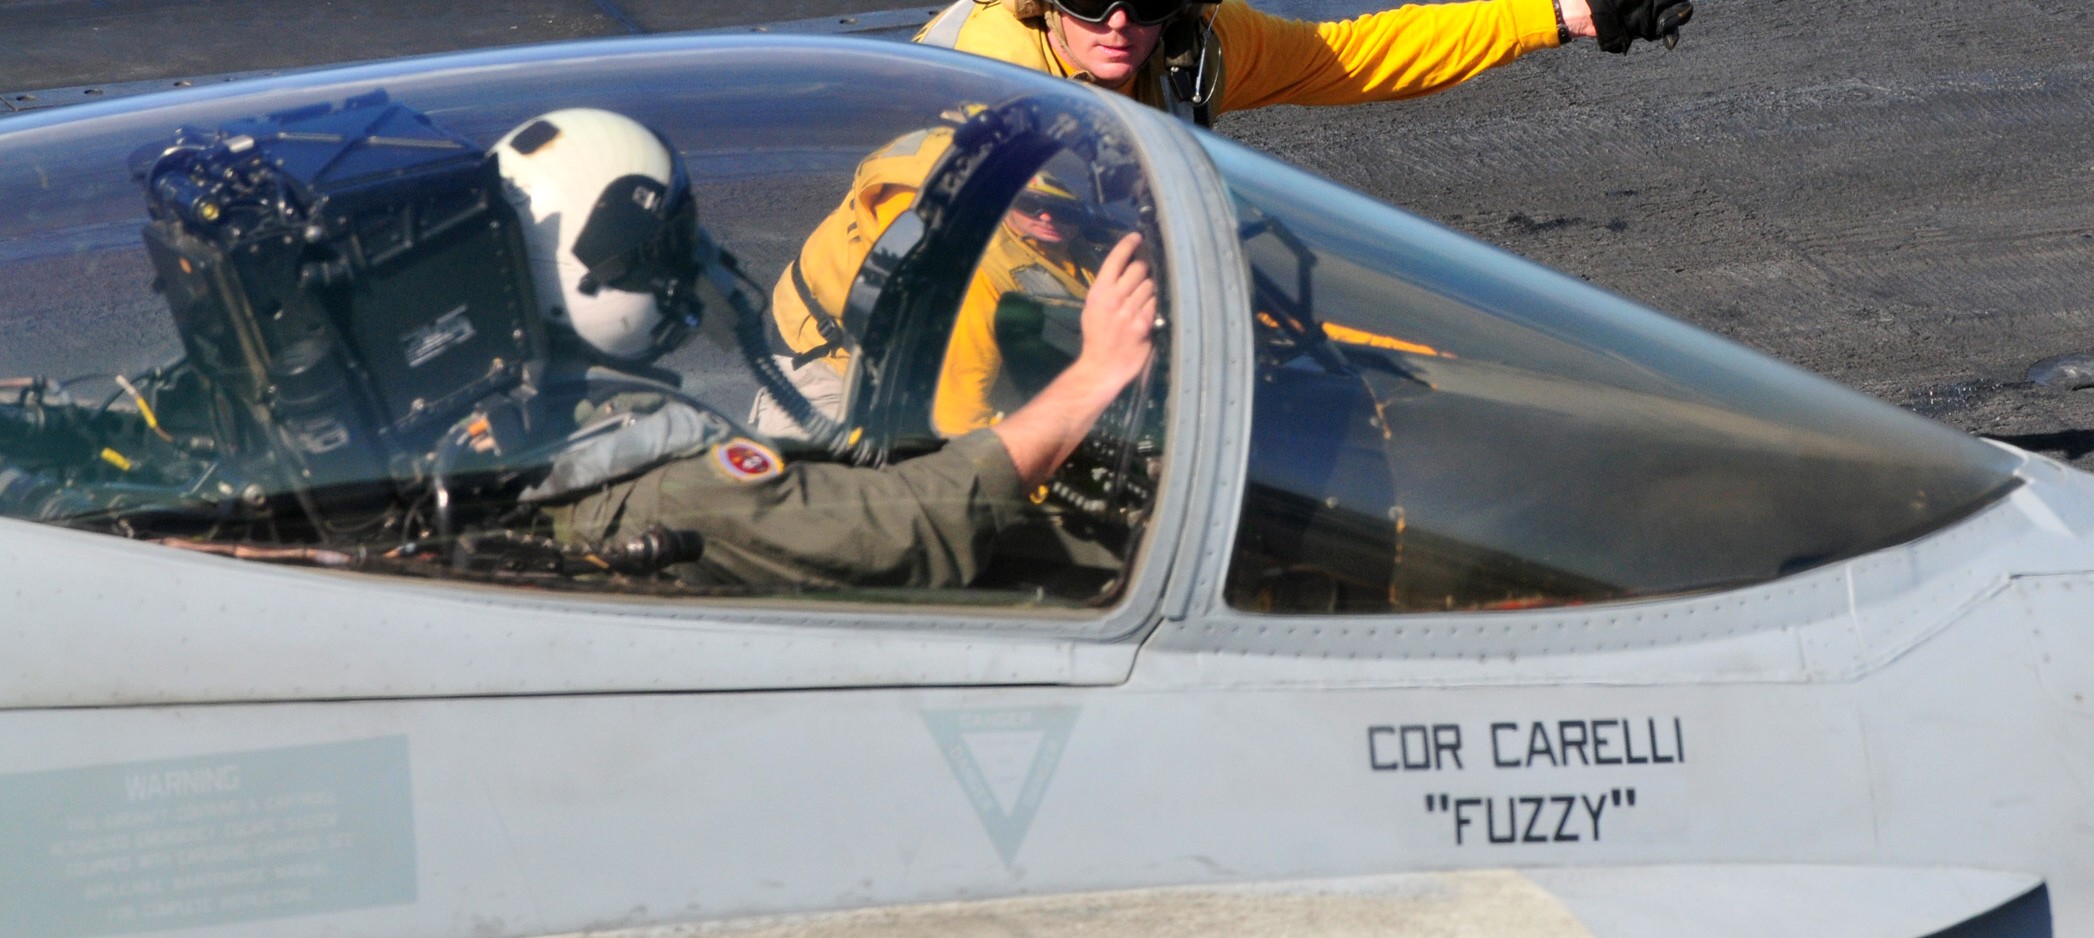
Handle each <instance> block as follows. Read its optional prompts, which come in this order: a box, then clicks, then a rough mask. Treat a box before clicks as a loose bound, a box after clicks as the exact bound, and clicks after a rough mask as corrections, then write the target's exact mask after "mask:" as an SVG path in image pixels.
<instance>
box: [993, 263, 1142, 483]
mask: <svg viewBox="0 0 2094 938" xmlns="http://www.w3.org/2000/svg"><path fill="white" fill-rule="evenodd" d="M1141 244H1142V239H1141V236H1140V235H1136V234H1130V235H1128V236H1127V237H1124V238H1121V239H1120V243H1119V244H1116V245H1114V246H1113V249H1112V252H1111V253H1109V254H1107V255H1105V262H1104V263H1102V264H1099V265H1098V272H1097V274H1096V276H1095V277H1094V278H1093V279H1092V281H1091V292H1090V294H1089V295H1088V296H1085V297H1084V300H1083V351H1082V352H1079V353H1077V355H1076V361H1074V362H1072V363H1070V365H1069V367H1067V368H1064V369H1062V373H1061V374H1059V375H1057V376H1055V379H1054V380H1053V381H1051V382H1048V384H1047V387H1046V388H1045V389H1043V390H1042V391H1040V393H1039V394H1038V395H1035V396H1034V397H1033V399H1032V400H1030V401H1027V402H1026V403H1025V406H1024V407H1020V408H1018V412H1017V413H1014V414H1012V415H1010V416H1009V417H1006V418H1004V420H1003V422H1002V423H999V424H997V425H995V426H993V427H990V428H989V431H990V432H991V433H994V434H996V435H997V436H998V437H1000V438H1002V440H1003V447H1004V451H1005V452H1007V453H1009V454H1010V457H1011V465H1012V466H1013V467H1014V468H1016V469H1017V470H1018V480H1019V482H1020V484H1021V485H1022V486H1023V487H1024V488H1026V489H1028V490H1029V489H1032V488H1034V487H1036V486H1038V485H1040V484H1041V483H1043V482H1045V481H1047V477H1048V476H1050V475H1053V474H1054V471H1055V470H1056V469H1059V468H1061V464H1062V463H1063V462H1064V461H1066V460H1067V459H1068V458H1069V454H1070V453H1073V452H1075V451H1076V447H1077V445H1078V444H1080V443H1082V442H1083V437H1084V434H1087V433H1089V432H1091V426H1092V425H1093V424H1095V423H1097V422H1098V416H1099V415H1100V414H1103V413H1104V412H1105V408H1106V407H1108V406H1110V405H1111V404H1112V401H1113V398H1116V397H1118V396H1120V391H1121V390H1122V389H1124V388H1125V387H1127V383H1128V382H1130V381H1133V380H1134V379H1135V377H1136V376H1137V375H1140V374H1141V373H1142V369H1143V368H1145V367H1147V366H1148V364H1149V352H1150V350H1151V347H1152V346H1151V342H1150V341H1149V334H1150V333H1152V332H1154V331H1155V330H1156V280H1155V278H1152V277H1150V276H1149V265H1148V264H1147V263H1145V262H1143V261H1141V260H1140V259H1138V258H1136V257H1135V256H1134V252H1135V250H1136V249H1138V248H1140V247H1141Z"/></svg>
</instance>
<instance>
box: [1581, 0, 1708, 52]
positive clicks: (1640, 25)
mask: <svg viewBox="0 0 2094 938" xmlns="http://www.w3.org/2000/svg"><path fill="white" fill-rule="evenodd" d="M1693 15H1694V4H1693V3H1690V2H1688V0H1592V25H1593V28H1595V29H1596V30H1598V31H1599V34H1600V49H1601V50H1602V51H1606V52H1627V51H1629V43H1631V42H1634V41H1636V40H1638V39H1642V40H1644V41H1646V42H1656V41H1658V40H1660V39H1664V40H1665V41H1666V45H1671V44H1672V43H1675V42H1678V41H1679V28H1680V27H1681V26H1685V25H1686V24H1687V19H1688V18H1689V17H1692V16H1693Z"/></svg>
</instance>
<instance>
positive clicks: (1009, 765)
mask: <svg viewBox="0 0 2094 938" xmlns="http://www.w3.org/2000/svg"><path fill="white" fill-rule="evenodd" d="M1081 709H1082V708H1080V707H1006V708H998V709H984V710H926V711H924V712H923V722H924V725H925V726H927V727H929V728H930V731H931V737H932V738H933V739H935V740H937V742H938V751H939V752H941V753H943V754H944V755H945V763H946V765H948V766H951V767H952V774H953V778H954V779H956V780H957V781H959V783H960V788H961V789H962V790H964V791H966V792H967V800H968V801H969V802H971V803H973V805H974V813H975V815H976V816H977V817H979V818H981V821H982V828H983V829H984V830H986V831H987V832H988V834H989V841H990V842H991V843H993V844H995V845H996V852H997V853H998V854H999V855H1001V856H1002V857H1003V863H1004V865H1005V866H1010V865H1011V863H1012V861H1013V860H1014V859H1015V858H1016V857H1017V856H1018V846H1019V845H1020V844H1022V843H1024V842H1025V834H1026V832H1027V831H1029V830H1031V829H1032V819H1033V816H1034V815H1036V814H1038V813H1039V811H1040V802H1041V801H1043V800H1045V799H1046V797H1047V783H1048V782H1049V781H1051V780H1052V779H1053V778H1054V769H1055V767H1056V766H1058V765H1060V764H1061V761H1062V752H1063V750H1065V749H1067V748H1068V744H1069V733H1070V731H1072V730H1074V729H1075V728H1076V715H1077V713H1079V712H1080V711H1081Z"/></svg>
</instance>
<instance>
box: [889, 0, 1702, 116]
mask: <svg viewBox="0 0 2094 938" xmlns="http://www.w3.org/2000/svg"><path fill="white" fill-rule="evenodd" d="M1692 12H1693V6H1692V4H1691V3H1689V2H1688V0H1556V2H1553V3H1552V2H1550V0H1471V2H1465V3H1433V4H1415V5H1407V6H1402V7H1398V8H1396V9H1392V10H1385V11H1383V12H1380V13H1374V14H1371V15H1367V16H1362V17H1360V18H1358V19H1354V20H1351V21H1347V22H1332V23H1304V22H1298V21H1295V20H1288V19H1283V18H1280V17H1277V16H1272V15H1270V14H1266V13H1261V12H1259V11H1257V10H1255V9H1252V8H1251V7H1250V6H1249V5H1248V4H1246V3H1244V2H1242V0H1220V2H1216V0H955V2H954V3H953V4H952V5H951V6H949V7H947V8H946V9H945V11H944V12H942V13H940V14H938V15H937V16H936V17H934V18H933V19H932V20H931V22H930V23H929V24H927V25H926V26H925V27H924V28H923V30H922V31H921V32H919V33H918V34H917V37H916V41H918V42H922V43H926V44H930V45H938V46H944V47H947V48H952V49H958V50H960V51H962V52H972V53H975V54H977V55H984V56H988V57H989V58H993V59H1000V60H1002V61H1005V62H1010V63H1012V64H1015V65H1020V66H1024V67H1026V68H1030V69H1033V70H1035V71H1040V72H1046V73H1047V74H1050V75H1056V76H1060V77H1063V78H1070V79H1075V80H1077V81H1082V82H1087V83H1090V84H1095V85H1098V86H1099V87H1102V88H1107V89H1111V90H1114V91H1117V92H1120V93H1122V94H1126V95H1129V96H1131V97H1133V98H1135V99H1136V100H1139V101H1141V102H1142V103H1144V104H1148V105H1150V106H1153V107H1158V108H1162V109H1164V110H1167V111H1170V112H1171V113H1173V114H1176V115H1178V116H1180V117H1183V118H1185V119H1187V120H1192V121H1195V122H1197V123H1199V124H1201V125H1208V124H1210V123H1211V121H1212V118H1213V116H1214V115H1215V114H1219V113H1221V112H1224V111H1239V110H1244V109H1247V108H1255V107H1264V106H1266V105H1269V104H1312V105H1314V104H1358V103H1363V102H1368V101H1388V100H1394V99H1398V98H1409V97H1416V96H1419V95H1425V94H1431V93H1432V92H1435V91H1439V90H1441V89H1443V88H1447V87H1449V86H1452V85H1455V84H1458V83H1460V82H1462V81H1466V80H1468V79H1469V78H1472V77H1474V76H1476V75H1477V74H1479V73H1481V72H1483V71H1485V70H1487V69H1490V68H1493V67H1495V66H1498V65H1503V64H1505V63H1507V62H1510V61H1512V60H1513V59H1516V58H1518V57H1520V56H1522V55H1525V54H1527V53H1529V52H1534V51H1536V50H1540V49H1547V48H1552V47H1555V46H1560V45H1564V44H1567V43H1569V42H1570V41H1571V40H1572V39H1576V38H1583V37H1593V38H1597V39H1598V40H1599V47H1600V48H1601V49H1604V50H1606V51H1608V52H1623V53H1625V52H1627V51H1628V50H1629V46H1630V44H1631V43H1632V42H1633V41H1635V40H1637V39H1644V40H1657V39H1661V38H1664V39H1668V41H1670V37H1672V36H1674V35H1676V30H1677V29H1678V28H1679V27H1680V26H1681V25H1683V24H1685V23H1686V22H1687V18H1688V17H1689V16H1690V15H1691V14H1692Z"/></svg>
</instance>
